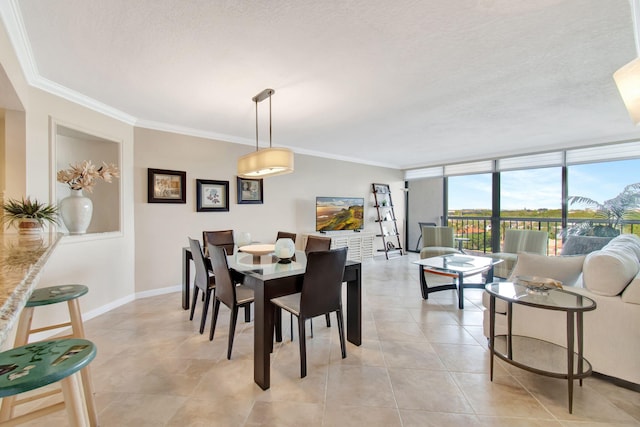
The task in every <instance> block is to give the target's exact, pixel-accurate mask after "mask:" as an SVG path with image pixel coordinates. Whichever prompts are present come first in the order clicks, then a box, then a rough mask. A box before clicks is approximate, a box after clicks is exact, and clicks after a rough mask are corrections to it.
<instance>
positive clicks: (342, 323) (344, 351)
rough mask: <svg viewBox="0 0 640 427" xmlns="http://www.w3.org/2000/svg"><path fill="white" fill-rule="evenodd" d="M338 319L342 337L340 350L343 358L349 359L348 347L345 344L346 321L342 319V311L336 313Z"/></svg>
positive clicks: (339, 332)
mask: <svg viewBox="0 0 640 427" xmlns="http://www.w3.org/2000/svg"><path fill="white" fill-rule="evenodd" d="M336 317H337V318H338V334H339V335H340V350H341V351H342V358H343V359H344V358H345V357H347V347H346V345H345V342H344V320H343V318H342V310H338V311H336Z"/></svg>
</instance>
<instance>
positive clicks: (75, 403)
mask: <svg viewBox="0 0 640 427" xmlns="http://www.w3.org/2000/svg"><path fill="white" fill-rule="evenodd" d="M95 356H96V347H95V345H94V344H93V343H92V342H91V341H87V340H83V339H75V338H74V339H59V340H51V341H40V342H37V343H33V344H28V345H25V346H21V347H16V348H13V349H11V350H7V351H5V352H2V353H0V397H2V398H4V399H7V398H9V397H15V395H17V394H19V393H24V392H27V391H30V390H35V389H37V388H40V387H44V386H46V385H49V384H53V383H57V382H60V385H61V386H62V393H63V395H64V402H59V403H55V404H52V405H49V406H47V407H44V408H40V409H36V410H33V411H31V412H28V413H25V414H23V415H20V416H18V417H15V418H11V419H3V420H2V421H0V426H5V425H16V424H18V423H23V422H26V421H31V420H33V419H35V418H40V417H42V416H45V415H48V414H50V413H52V412H54V411H58V410H61V409H63V408H65V409H66V411H67V415H68V417H69V424H70V425H71V426H86V425H87V421H88V419H87V414H86V412H85V408H84V405H83V399H82V389H81V388H80V384H79V382H78V376H77V373H78V371H81V370H82V369H83V368H84V369H86V367H87V366H88V365H89V363H90V362H91V361H92V360H93V359H94V358H95Z"/></svg>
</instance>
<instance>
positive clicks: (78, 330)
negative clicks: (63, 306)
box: [67, 298, 84, 338]
mask: <svg viewBox="0 0 640 427" xmlns="http://www.w3.org/2000/svg"><path fill="white" fill-rule="evenodd" d="M67 305H68V306H69V317H70V318H71V329H72V330H73V336H74V337H76V338H84V324H83V323H82V314H80V304H79V303H78V298H74V299H72V300H69V301H67Z"/></svg>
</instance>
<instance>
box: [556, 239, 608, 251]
mask: <svg viewBox="0 0 640 427" xmlns="http://www.w3.org/2000/svg"><path fill="white" fill-rule="evenodd" d="M612 238H613V237H596V236H569V237H567V240H566V241H565V242H564V244H563V245H562V252H561V254H562V255H583V254H588V253H591V252H593V251H597V250H600V249H602V248H603V247H604V246H605V245H606V244H607V243H609V242H610V241H611V239H612Z"/></svg>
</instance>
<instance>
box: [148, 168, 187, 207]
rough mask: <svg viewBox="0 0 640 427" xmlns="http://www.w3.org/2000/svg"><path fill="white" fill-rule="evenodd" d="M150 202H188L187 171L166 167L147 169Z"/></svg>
mask: <svg viewBox="0 0 640 427" xmlns="http://www.w3.org/2000/svg"><path fill="white" fill-rule="evenodd" d="M147 184H148V192H147V202H148V203H186V202H187V191H186V190H187V173H186V172H182V171H170V170H165V169H148V170H147Z"/></svg>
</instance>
